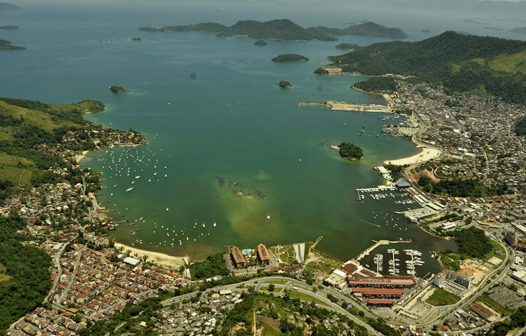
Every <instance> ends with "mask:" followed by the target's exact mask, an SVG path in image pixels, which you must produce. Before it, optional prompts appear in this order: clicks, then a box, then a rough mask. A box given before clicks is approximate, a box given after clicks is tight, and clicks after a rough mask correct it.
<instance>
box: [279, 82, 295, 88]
mask: <svg viewBox="0 0 526 336" xmlns="http://www.w3.org/2000/svg"><path fill="white" fill-rule="evenodd" d="M278 86H279V87H280V88H282V89H288V88H291V87H292V84H291V83H290V82H289V81H280V82H279V83H278Z"/></svg>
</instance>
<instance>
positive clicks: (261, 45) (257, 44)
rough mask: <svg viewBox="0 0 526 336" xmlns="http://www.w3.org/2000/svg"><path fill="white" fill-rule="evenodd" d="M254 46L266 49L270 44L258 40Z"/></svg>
mask: <svg viewBox="0 0 526 336" xmlns="http://www.w3.org/2000/svg"><path fill="white" fill-rule="evenodd" d="M254 45H255V46H258V47H264V46H266V45H268V42H267V41H265V40H257V41H256V42H254Z"/></svg>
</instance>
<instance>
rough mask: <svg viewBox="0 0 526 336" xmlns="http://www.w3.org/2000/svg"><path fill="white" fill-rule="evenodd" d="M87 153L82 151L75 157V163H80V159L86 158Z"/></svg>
mask: <svg viewBox="0 0 526 336" xmlns="http://www.w3.org/2000/svg"><path fill="white" fill-rule="evenodd" d="M88 153H89V151H83V152H82V153H81V154H79V155H75V161H77V162H80V161H81V160H82V159H84V158H85V157H86V155H88Z"/></svg>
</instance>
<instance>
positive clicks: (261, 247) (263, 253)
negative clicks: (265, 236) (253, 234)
mask: <svg viewBox="0 0 526 336" xmlns="http://www.w3.org/2000/svg"><path fill="white" fill-rule="evenodd" d="M257 250H258V259H259V261H260V262H261V263H263V264H266V265H268V264H269V263H270V253H269V250H268V248H267V247H266V246H265V244H258V248H257Z"/></svg>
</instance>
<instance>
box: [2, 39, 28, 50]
mask: <svg viewBox="0 0 526 336" xmlns="http://www.w3.org/2000/svg"><path fill="white" fill-rule="evenodd" d="M24 49H26V48H24V47H20V46H16V45H13V44H12V43H11V41H8V40H0V50H4V51H7V50H24Z"/></svg>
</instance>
